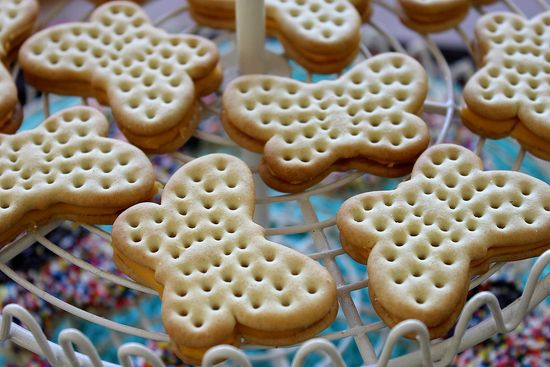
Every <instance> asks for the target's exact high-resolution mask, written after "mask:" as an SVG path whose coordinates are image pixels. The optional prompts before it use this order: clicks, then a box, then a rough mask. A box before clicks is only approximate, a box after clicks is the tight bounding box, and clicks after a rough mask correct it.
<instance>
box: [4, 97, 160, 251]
mask: <svg viewBox="0 0 550 367" xmlns="http://www.w3.org/2000/svg"><path fill="white" fill-rule="evenodd" d="M108 128H109V125H108V123H107V120H106V119H105V117H104V116H103V114H101V112H99V111H97V110H95V109H93V108H90V107H74V108H69V109H66V110H63V111H61V112H59V113H57V114H55V115H53V116H51V117H49V118H48V119H46V120H45V121H44V122H43V123H42V124H41V125H40V126H38V127H37V128H35V129H32V130H28V131H24V132H21V133H18V134H16V135H3V134H0V244H1V245H4V244H6V243H7V242H9V241H10V240H12V239H13V238H15V237H16V236H17V235H18V234H20V233H21V232H23V231H25V230H27V229H29V228H32V227H33V226H36V225H39V224H42V223H44V222H47V221H49V220H50V219H51V218H56V217H60V218H65V219H71V220H76V221H79V222H85V223H112V222H113V221H114V219H115V217H116V215H118V214H119V213H121V212H122V211H123V210H124V209H126V208H128V207H129V206H132V205H134V204H136V203H139V202H142V201H144V200H149V199H150V198H151V197H152V196H153V194H154V182H155V175H154V172H153V167H152V165H151V163H150V162H149V160H148V159H147V157H146V156H145V154H143V153H142V152H141V151H140V150H139V149H137V148H135V147H133V146H132V145H130V144H128V143H124V142H122V141H118V140H114V139H109V138H105V137H104V136H106V135H107V132H108Z"/></svg>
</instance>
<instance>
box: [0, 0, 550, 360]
mask: <svg viewBox="0 0 550 367" xmlns="http://www.w3.org/2000/svg"><path fill="white" fill-rule="evenodd" d="M535 1H536V2H537V4H538V5H539V6H540V10H541V11H543V10H550V4H549V3H547V2H546V1H547V0H533V2H535ZM151 2H153V0H150V1H149V3H151ZM65 3H66V2H65ZM501 4H502V5H503V6H505V7H507V8H508V9H509V10H510V11H514V12H518V13H521V6H518V5H516V4H514V3H513V2H512V1H510V0H501ZM518 4H520V3H519V2H518ZM372 6H374V7H378V8H380V9H385V10H384V11H393V12H395V8H394V5H393V3H392V2H389V3H388V2H386V1H384V0H375V1H374V4H373V5H372ZM186 11H187V8H186V6H179V4H177V7H175V8H174V9H173V10H172V11H170V12H169V13H166V14H164V15H162V16H160V17H159V18H158V19H157V20H156V21H155V24H157V25H159V26H160V25H162V24H164V23H165V22H167V21H168V20H169V19H171V18H173V17H175V16H178V15H180V14H181V13H184V12H186ZM484 11H485V10H484V8H482V7H478V8H476V12H477V14H482V13H483V12H484ZM53 14H55V13H54V12H53V11H52V15H53ZM86 16H87V14H86V15H83V17H82V18H83V19H84V18H86ZM364 28H365V29H364V33H365V34H367V35H368V37H365V39H364V42H363V44H362V47H361V55H360V57H359V58H358V61H360V59H362V58H368V57H370V56H371V50H370V48H369V45H370V44H374V45H378V46H379V47H386V45H389V47H390V49H392V50H395V51H398V52H404V53H406V52H409V53H411V52H412V53H414V54H415V56H417V57H418V58H419V59H420V60H421V62H422V63H423V64H424V65H425V66H427V67H428V66H429V65H431V67H435V68H436V69H437V70H438V71H439V73H440V74H441V75H442V77H443V79H444V81H445V90H446V95H445V98H444V100H443V101H431V100H428V101H426V103H425V108H424V111H425V113H429V114H433V115H438V116H440V117H439V120H440V124H439V128H438V130H437V131H432V137H433V138H434V139H433V144H437V143H440V142H442V141H444V140H446V139H447V135H448V132H449V130H450V129H451V128H452V127H453V124H455V123H456V124H460V120H459V119H458V118H457V110H458V105H457V103H459V101H458V99H457V96H456V95H455V92H454V89H453V86H454V80H455V79H456V77H457V75H456V73H462V74H466V76H467V75H468V73H470V72H471V71H469V69H468V68H467V67H466V68H458V69H455V70H452V68H451V66H449V64H448V63H447V62H446V60H445V57H444V56H443V54H442V52H441V50H440V49H439V48H438V47H437V45H436V44H435V42H434V41H433V40H432V38H431V37H430V36H421V35H418V36H417V39H416V41H415V42H413V43H411V44H410V45H409V47H404V46H402V45H401V44H400V43H399V41H398V40H397V39H395V38H394V37H393V36H392V35H391V34H389V33H388V32H387V31H385V30H384V27H382V26H381V25H380V24H378V23H377V21H376V18H373V19H371V21H370V22H369V23H368V24H367V25H366V26H364ZM181 30H182V31H186V32H196V31H198V30H199V27H198V26H195V25H189V24H187V25H186V24H182V27H181ZM456 32H457V34H458V35H459V37H460V38H461V39H462V40H463V41H464V43H465V45H467V46H468V49H469V45H470V40H469V39H468V36H467V32H465V31H464V29H462V28H460V27H457V28H456ZM231 39H232V38H231V33H230V32H221V33H220V36H219V38H218V39H217V41H218V42H222V41H227V40H231ZM267 55H268V56H266V57H276V56H273V55H272V54H267ZM269 55H271V56H269ZM228 59H229V58H228ZM270 61H271V60H266V63H267V64H269V63H270ZM455 72H456V73H455ZM17 73H18V68H17V67H16V68H15V70H14V74H17ZM307 78H308V79H309V80H311V79H312V75H308V77H307ZM220 95H221V94H220V93H218V97H219V96H220ZM42 100H43V111H44V113H45V114H46V115H49V112H50V98H49V96H48V95H44V96H43V98H42ZM82 103H84V104H87V101H86V100H83V102H82ZM203 111H204V112H205V115H209V116H211V115H212V114H214V115H218V116H219V112H220V111H219V98H217V100H216V102H215V103H213V104H203ZM195 137H197V138H198V139H200V140H203V141H206V142H209V143H213V144H215V145H217V146H224V147H235V144H234V143H233V142H232V141H231V140H229V139H227V138H226V137H224V136H219V135H215V134H211V133H208V132H205V131H197V133H196V134H195ZM484 146H485V139H484V138H480V139H479V142H478V144H477V147H476V153H477V154H480V153H481V152H482V151H483V149H484ZM525 154H526V153H525V151H524V150H523V149H521V150H520V152H519V154H518V155H517V157H516V159H515V160H514V162H510V163H511V167H512V169H514V170H519V169H521V165H522V162H523V160H524V157H525ZM170 155H171V157H172V158H174V159H176V160H178V161H180V162H181V163H182V164H184V163H186V162H188V161H190V160H192V159H193V157H192V156H190V155H188V154H184V153H181V152H177V153H172V154H170ZM547 167H549V168H550V166H548V165H547ZM251 169H252V171H253V172H255V173H257V167H256V166H255V165H254V164H252V165H251ZM361 176H362V174H361V173H357V172H350V173H348V174H345V175H341V176H339V178H337V179H336V180H334V181H331V182H325V183H322V184H320V185H318V186H316V187H315V188H313V189H310V190H308V191H306V192H304V193H299V194H278V195H271V194H264V195H261V196H260V197H258V198H257V204H258V205H259V206H260V207H262V206H266V205H269V204H273V203H281V202H282V203H290V202H292V203H295V204H297V205H298V207H299V208H300V211H301V214H302V216H303V219H304V221H303V222H302V223H296V224H293V225H290V226H285V227H278V228H268V229H267V234H268V235H288V234H296V233H309V234H310V236H311V238H312V240H313V244H314V245H315V251H314V252H313V253H309V254H308V255H309V256H311V257H312V258H313V259H316V260H322V262H323V264H324V265H325V266H326V267H327V268H328V270H329V271H330V273H331V274H332V276H333V277H334V279H335V281H336V283H337V286H338V297H339V304H340V309H341V312H340V313H339V318H340V319H345V321H346V322H347V328H346V329H345V330H342V331H336V332H332V333H328V334H323V335H322V336H321V337H319V338H316V339H312V340H310V341H308V342H305V343H303V344H302V345H299V346H294V347H290V348H279V349H273V350H267V351H265V350H264V349H262V350H264V352H263V353H255V354H253V355H250V354H246V353H245V351H246V350H251V349H258V350H259V348H260V347H256V346H253V345H244V346H243V347H242V350H240V349H236V348H233V347H229V346H219V347H215V348H212V349H211V350H210V351H209V352H208V353H207V355H206V356H205V359H204V361H203V365H205V366H211V365H213V364H214V361H216V360H219V358H220V357H223V358H228V359H230V360H233V361H234V362H235V363H237V364H240V365H242V366H249V365H250V363H251V361H257V360H268V359H277V358H279V359H278V361H279V363H281V359H280V357H281V356H283V357H285V358H286V355H288V354H289V353H294V352H295V353H296V354H295V355H294V360H293V363H292V366H300V365H302V364H303V362H304V359H305V357H306V356H307V355H308V354H309V353H312V352H314V351H322V352H324V353H325V354H327V358H328V359H325V360H323V362H321V364H326V363H327V361H328V360H330V361H332V363H334V364H335V365H337V366H343V365H344V361H343V360H342V358H341V354H340V351H341V350H339V349H338V347H336V346H335V344H333V343H332V341H337V340H344V341H345V342H344V343H340V344H339V347H340V348H343V347H345V345H347V344H349V343H354V344H355V345H356V346H357V349H358V350H359V353H360V355H361V358H362V360H363V363H364V364H366V365H373V364H377V365H380V366H385V365H392V366H393V365H395V366H413V365H425V366H430V365H436V366H443V365H447V364H449V363H450V362H451V361H452V359H453V357H454V356H455V355H456V354H457V353H458V352H460V351H462V350H464V349H466V348H468V347H471V346H473V345H475V344H477V343H479V342H481V341H483V340H486V339H488V338H490V337H491V336H492V335H494V334H495V333H497V332H500V333H506V332H509V331H511V330H513V329H514V328H515V327H516V326H517V325H518V324H519V323H520V322H521V320H522V318H523V317H524V316H525V314H526V313H527V312H529V310H531V309H532V308H534V307H535V306H536V305H537V304H539V303H540V302H541V301H543V300H544V299H545V298H546V297H548V296H549V295H550V275H546V276H545V277H543V278H542V279H539V277H540V275H541V274H542V272H543V270H544V268H545V266H546V265H547V264H548V263H550V252H546V253H545V254H543V255H542V256H540V257H539V258H538V259H537V261H536V262H535V265H534V266H533V267H532V269H531V271H530V275H529V278H528V281H527V284H526V285H525V287H524V291H523V294H522V296H521V297H519V298H518V299H517V300H516V301H515V302H513V303H512V304H510V305H509V306H507V307H506V308H505V309H503V310H501V309H500V307H499V304H498V301H497V299H496V297H495V296H494V295H492V294H490V293H487V292H482V293H479V294H477V295H476V296H474V297H473V298H472V299H470V301H469V302H468V303H467V304H466V306H465V308H464V310H463V312H462V314H461V316H460V319H459V321H458V324H457V327H456V329H455V333H454V336H453V337H451V338H448V339H445V340H437V341H430V340H429V338H428V332H427V329H426V327H425V326H424V325H423V324H422V323H420V322H418V321H413V320H408V321H405V322H403V323H401V324H399V325H397V326H396V327H395V328H393V329H392V330H391V331H389V333H388V335H387V337H386V339H385V344H384V345H383V348H382V350H381V352H378V353H377V351H376V350H375V347H374V346H373V345H372V343H371V341H370V339H369V335H370V334H371V333H379V332H381V331H385V332H387V327H386V326H385V325H384V324H383V323H382V322H374V323H365V322H364V321H363V319H362V317H361V316H362V314H363V313H364V312H365V310H364V309H365V307H364V305H361V304H359V303H360V302H359V301H358V300H356V299H354V298H353V297H352V295H351V293H352V292H354V291H357V290H364V289H365V288H366V287H367V279H366V278H364V277H360V278H358V279H355V280H353V281H349V280H348V279H346V278H345V277H344V276H343V272H342V265H339V264H338V263H337V261H336V259H337V258H338V259H340V258H346V257H347V255H346V254H345V253H344V251H343V250H342V249H341V247H339V245H337V244H333V243H330V241H329V239H328V238H327V236H326V234H325V232H324V231H325V230H327V229H329V228H330V227H333V226H334V225H335V219H334V218H329V219H326V220H319V217H318V213H317V212H316V210H315V209H314V206H313V204H312V198H313V197H314V196H316V195H321V194H323V193H328V192H330V191H331V190H335V189H338V188H342V187H346V186H347V185H349V184H350V183H351V182H352V181H354V180H356V179H358V178H359V177H361ZM160 184H161V186H162V184H163V182H161V183H160ZM265 192H267V190H265ZM61 224H62V221H55V222H52V223H50V224H48V225H46V226H43V227H41V228H37V229H35V230H33V231H30V232H29V233H28V234H26V235H25V236H24V237H22V238H20V239H18V240H17V241H15V242H13V243H12V244H10V245H9V246H6V247H4V248H2V249H1V250H0V271H2V272H3V273H4V274H5V275H6V276H7V277H9V278H10V279H11V280H12V281H13V282H16V283H17V284H19V285H20V286H21V287H23V288H25V289H26V290H27V291H29V292H31V293H33V294H34V295H36V296H37V297H40V298H42V299H43V300H45V301H46V302H49V303H51V304H52V305H54V306H56V307H58V308H59V309H61V310H63V311H65V312H68V313H70V314H72V315H74V316H76V317H78V318H81V319H84V320H87V321H90V322H92V323H95V324H98V325H101V326H102V327H105V328H106V329H110V330H114V331H118V332H120V333H123V334H127V335H135V336H139V337H143V338H146V339H150V340H156V341H167V340H168V337H167V335H166V334H165V333H162V332H156V331H152V330H149V329H147V328H146V327H135V326H130V325H125V324H121V323H118V322H115V321H113V320H110V319H109V318H105V317H102V316H99V315H95V314H93V313H90V312H87V311H85V310H82V309H79V308H78V307H75V306H73V305H71V304H69V303H67V302H66V301H65V300H63V299H58V298H56V297H54V296H52V295H51V294H49V293H48V292H47V290H44V289H40V288H39V287H37V286H36V285H34V284H32V283H30V282H28V281H27V280H26V279H25V278H23V277H22V276H20V275H19V274H17V273H16V272H15V271H14V270H12V269H11V268H10V267H9V266H8V265H6V263H7V262H8V261H9V260H10V259H12V258H14V257H15V256H17V255H18V254H20V253H21V252H22V251H24V250H25V249H26V248H28V247H30V246H43V247H44V248H46V249H48V250H49V251H51V252H53V253H54V254H55V255H56V256H59V257H61V258H63V259H64V260H66V261H68V262H69V263H72V264H75V265H76V266H78V267H80V268H82V269H83V270H85V271H89V272H91V273H92V274H94V276H97V277H99V278H102V279H103V280H105V281H109V282H113V283H115V284H118V285H121V286H124V287H128V288H131V289H133V290H135V291H137V292H141V293H144V294H153V295H154V294H156V293H155V292H154V291H153V290H151V289H148V288H147V287H144V286H141V285H139V284H137V283H135V282H133V281H131V280H129V279H127V278H122V277H119V276H117V275H115V274H110V273H107V272H105V271H103V270H101V269H98V268H96V267H94V266H93V265H91V264H89V263H87V262H86V261H84V260H82V259H79V258H77V257H75V256H73V255H72V254H70V253H68V252H67V251H65V250H64V249H62V248H61V247H60V246H58V245H57V244H55V243H53V242H51V241H50V240H48V239H47V238H46V237H45V236H46V234H47V233H49V232H51V231H53V230H55V229H56V228H57V227H58V226H60V225H61ZM77 224H78V223H77ZM78 225H81V226H82V227H83V228H85V229H86V230H88V231H89V232H91V233H93V234H95V235H97V236H100V237H101V238H103V239H104V240H105V243H108V242H109V241H110V235H109V233H107V232H105V231H103V230H102V229H100V228H99V227H95V226H89V225H84V224H78ZM335 245H336V246H335ZM501 267H502V264H494V265H493V266H492V267H491V268H490V270H489V271H488V272H487V273H486V274H484V275H482V276H479V277H477V278H475V279H473V281H472V283H471V288H474V287H476V286H477V285H479V284H480V283H482V282H483V281H485V280H486V279H488V278H489V277H490V276H491V275H493V274H495V273H496V272H498V271H499V270H500V269H501ZM484 305H486V306H488V307H489V309H490V311H491V317H489V318H488V319H486V320H484V321H482V322H481V323H479V324H477V325H475V326H473V327H468V324H469V321H470V319H471V317H472V314H473V313H474V312H475V311H476V310H478V309H479V308H480V307H482V306H484ZM13 318H16V319H19V320H20V321H21V324H22V325H23V326H24V327H22V326H19V325H17V324H15V323H14V322H12V320H13ZM410 334H415V335H417V340H418V342H419V347H418V350H417V351H416V352H413V353H409V354H407V355H404V356H401V357H398V358H395V359H392V360H390V356H391V352H392V348H393V347H394V345H395V343H396V342H397V340H398V339H400V338H401V337H402V336H404V335H410ZM0 340H2V341H6V340H9V341H11V342H14V343H16V344H18V345H20V346H22V347H24V348H25V349H27V350H29V351H31V352H34V353H38V354H40V355H42V356H43V357H45V358H46V359H47V360H48V361H49V362H50V364H52V365H55V366H57V365H60V366H61V365H63V366H64V365H68V366H80V365H85V366H114V364H112V363H108V362H103V361H101V359H100V357H99V355H98V353H97V351H96V349H95V347H94V346H93V344H92V343H91V342H90V341H89V339H88V338H87V337H86V336H85V335H83V334H82V333H81V332H79V331H78V330H74V329H68V330H65V331H63V332H62V333H61V335H60V337H59V340H58V341H57V342H52V341H48V340H47V339H46V337H45V335H44V333H43V331H42V330H41V329H40V327H39V325H38V323H37V322H36V320H35V319H34V318H33V316H32V315H31V314H30V313H29V312H28V311H26V310H25V309H23V308H22V307H21V306H18V305H9V306H6V307H5V308H4V309H3V310H2V314H1V322H0ZM74 346H76V347H77V349H78V350H79V352H75V349H74ZM131 356H139V357H141V358H144V359H145V360H146V361H147V362H148V363H149V364H151V365H153V366H155V367H160V366H164V364H163V362H162V361H161V360H160V359H159V357H158V356H156V355H155V354H154V353H153V352H152V351H150V350H149V349H147V348H146V347H145V346H143V345H141V344H136V343H129V344H124V345H121V346H120V347H119V349H118V359H119V363H120V365H122V366H125V367H126V366H132V365H133V364H132V363H133V362H132V358H131ZM283 365H284V364H283Z"/></svg>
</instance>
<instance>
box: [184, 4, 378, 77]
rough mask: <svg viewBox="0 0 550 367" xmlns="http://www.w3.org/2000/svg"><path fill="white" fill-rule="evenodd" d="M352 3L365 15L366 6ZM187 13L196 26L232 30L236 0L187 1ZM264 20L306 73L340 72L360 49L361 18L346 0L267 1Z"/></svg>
mask: <svg viewBox="0 0 550 367" xmlns="http://www.w3.org/2000/svg"><path fill="white" fill-rule="evenodd" d="M354 2H355V3H357V6H358V8H359V9H360V10H361V11H362V14H361V15H364V16H368V14H369V11H370V7H369V3H368V2H367V1H365V0H355V1H354ZM189 10H190V12H191V15H192V16H193V18H194V19H195V21H197V22H198V23H199V24H202V25H206V26H209V27H219V28H235V0H190V1H189ZM266 17H267V19H266V27H267V32H268V33H269V34H272V35H275V36H277V38H278V39H279V40H280V41H281V43H282V44H283V46H284V48H285V51H286V52H287V54H288V55H289V56H290V57H291V58H292V59H294V60H296V62H298V63H299V64H300V65H302V66H303V67H304V68H306V69H307V70H309V71H312V72H317V73H335V72H339V71H340V70H342V69H343V68H344V67H345V66H346V65H348V64H349V63H351V62H352V61H353V60H354V59H355V56H356V55H357V52H358V50H359V44H360V27H361V16H360V14H358V12H357V10H356V9H355V8H354V7H353V5H352V4H351V3H350V2H349V1H348V0H333V1H325V0H301V1H288V2H283V1H277V0H267V1H266Z"/></svg>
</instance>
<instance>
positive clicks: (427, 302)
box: [337, 144, 550, 338]
mask: <svg viewBox="0 0 550 367" xmlns="http://www.w3.org/2000/svg"><path fill="white" fill-rule="evenodd" d="M482 169H483V166H482V162H481V160H480V159H479V158H478V157H477V156H476V155H475V154H474V153H472V152H470V151H469V150H467V149H466V148H463V147H460V146H457V145H450V144H449V145H448V144H440V145H436V146H434V147H432V148H430V149H428V150H426V152H424V153H423V154H422V155H421V156H420V158H419V159H418V161H417V162H416V164H415V166H414V169H413V172H412V177H411V179H410V180H409V181H405V182H403V183H401V184H400V185H399V186H398V187H397V188H396V189H395V190H393V191H383V192H370V193H366V194H361V195H357V196H354V197H352V198H351V199H348V200H347V201H346V202H345V203H344V204H343V206H342V207H341V208H340V210H339V212H338V215H337V225H338V228H339V230H340V238H341V241H342V245H343V247H344V250H346V252H348V253H349V254H350V256H352V257H353V258H354V259H356V260H357V261H359V262H361V263H365V264H367V269H368V276H369V278H368V290H369V295H370V298H371V301H372V303H373V306H374V308H375V310H376V311H377V313H378V314H379V316H380V317H381V318H382V319H383V320H384V322H386V324H388V325H389V326H394V325H395V324H397V323H399V322H400V321H403V320H406V319H418V320H420V321H422V322H424V323H425V324H426V325H427V327H428V329H429V331H430V336H431V337H432V338H436V337H440V336H443V335H445V334H446V333H447V331H448V330H449V329H450V328H451V327H452V325H453V324H454V323H455V321H456V318H457V317H458V315H459V314H460V312H461V310H462V307H463V305H464V303H465V300H466V295H467V292H468V287H469V284H470V279H471V277H472V276H474V275H477V274H480V273H482V272H484V271H486V270H487V269H488V266H489V264H490V263H491V262H494V261H513V260H519V259H525V258H527V257H531V256H538V255H539V254H541V253H542V252H544V251H545V250H547V249H549V248H550V186H548V184H546V183H544V182H542V181H540V180H537V179H535V178H533V177H530V176H528V175H525V174H523V173H519V172H512V171H483V170H482Z"/></svg>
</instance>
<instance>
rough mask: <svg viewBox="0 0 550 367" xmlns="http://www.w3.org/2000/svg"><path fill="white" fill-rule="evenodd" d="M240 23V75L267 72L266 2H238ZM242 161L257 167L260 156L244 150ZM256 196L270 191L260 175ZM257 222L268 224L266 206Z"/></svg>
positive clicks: (238, 46)
mask: <svg viewBox="0 0 550 367" xmlns="http://www.w3.org/2000/svg"><path fill="white" fill-rule="evenodd" d="M235 12H236V14H235V17H236V20H237V24H236V25H237V54H238V57H239V74H241V75H246V74H263V73H264V72H265V59H264V56H265V2H264V0H237V7H236V9H235ZM243 159H244V160H245V161H246V163H248V165H249V166H254V167H256V166H258V164H259V162H260V157H259V156H258V154H256V153H251V152H248V151H245V152H244V153H243ZM254 182H255V184H256V196H257V197H264V196H266V195H267V191H266V188H265V185H264V184H263V182H262V181H261V180H260V179H259V177H258V176H257V175H255V177H254ZM254 220H255V221H256V223H258V224H260V225H261V226H264V227H267V226H268V225H269V215H268V211H267V207H266V206H264V205H260V206H259V207H257V209H256V214H255V215H254Z"/></svg>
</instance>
